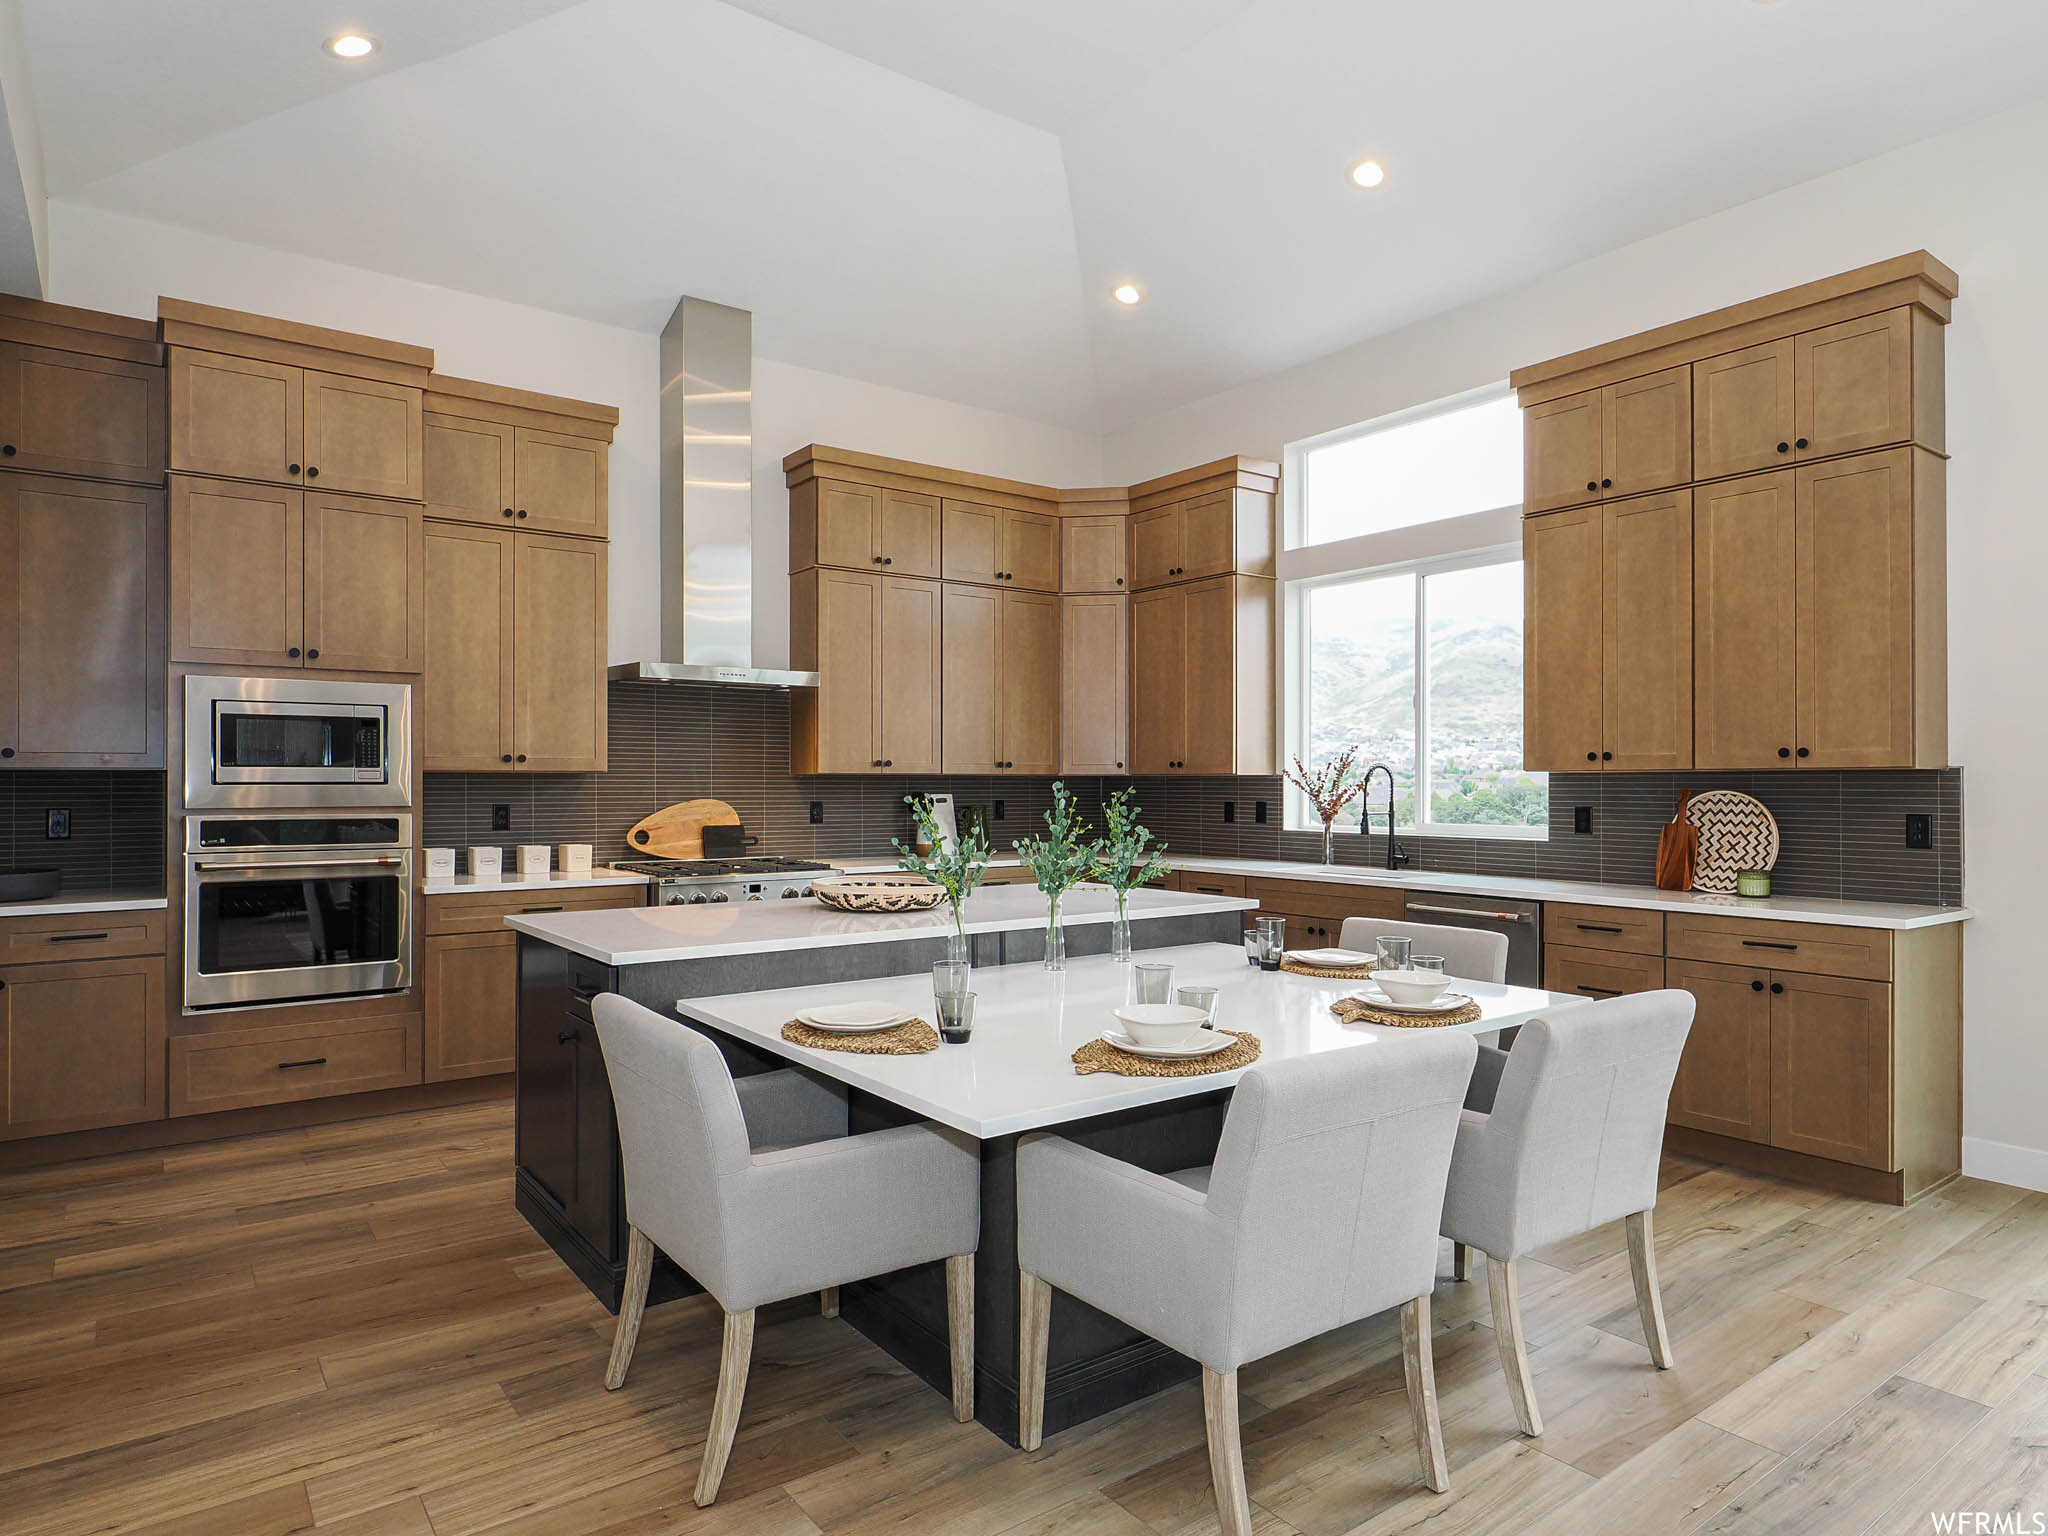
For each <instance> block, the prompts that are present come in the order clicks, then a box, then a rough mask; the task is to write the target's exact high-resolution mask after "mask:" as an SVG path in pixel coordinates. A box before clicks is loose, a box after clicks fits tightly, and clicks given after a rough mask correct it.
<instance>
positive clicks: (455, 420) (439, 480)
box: [421, 411, 515, 525]
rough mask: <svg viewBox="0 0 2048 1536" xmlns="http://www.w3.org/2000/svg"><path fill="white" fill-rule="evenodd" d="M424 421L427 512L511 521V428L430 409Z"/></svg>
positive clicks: (468, 519)
mask: <svg viewBox="0 0 2048 1536" xmlns="http://www.w3.org/2000/svg"><path fill="white" fill-rule="evenodd" d="M421 419H422V423H423V425H422V432H423V444H424V446H423V448H422V450H421V462H422V469H423V472H424V474H425V483H426V501H427V516H429V517H442V518H456V519H459V520H460V521H463V522H467V523H502V524H507V525H509V524H511V523H512V522H513V521H514V520H515V519H514V513H515V508H514V507H513V505H512V438H513V431H512V428H511V427H509V426H506V425H504V424H503V423H501V422H495V421H475V420H472V419H471V418H469V417H467V416H441V415H438V414H436V413H434V412H431V411H430V412H428V413H427V414H426V415H425V416H424V417H423V418H421Z"/></svg>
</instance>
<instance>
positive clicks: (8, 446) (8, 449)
mask: <svg viewBox="0 0 2048 1536" xmlns="http://www.w3.org/2000/svg"><path fill="white" fill-rule="evenodd" d="M0 453H4V454H6V455H7V457H8V458H10V459H11V458H13V457H14V444H12V443H0Z"/></svg>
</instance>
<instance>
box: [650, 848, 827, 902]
mask: <svg viewBox="0 0 2048 1536" xmlns="http://www.w3.org/2000/svg"><path fill="white" fill-rule="evenodd" d="M612 868H613V869H623V870H625V871H626V872H627V873H628V874H634V875H645V876H647V877H648V879H650V880H652V881H653V882H654V905H656V906H658V907H680V906H705V905H707V904H712V903H717V902H728V901H794V900H795V899H796V898H797V897H799V896H808V895H810V894H811V876H813V875H822V874H824V873H826V872H827V871H828V870H830V869H831V868H832V866H831V865H830V864H821V863H819V862H818V861H817V860H815V859H773V858H750V859H614V860H612Z"/></svg>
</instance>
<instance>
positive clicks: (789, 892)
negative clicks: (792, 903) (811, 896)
mask: <svg viewBox="0 0 2048 1536" xmlns="http://www.w3.org/2000/svg"><path fill="white" fill-rule="evenodd" d="M801 894H802V893H801V892H800V891H798V890H797V888H796V887H795V886H793V885H785V886H784V887H783V888H782V899H783V900H784V901H788V900H789V899H790V898H791V897H793V896H798V895H801Z"/></svg>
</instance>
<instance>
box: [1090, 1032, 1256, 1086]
mask: <svg viewBox="0 0 2048 1536" xmlns="http://www.w3.org/2000/svg"><path fill="white" fill-rule="evenodd" d="M1220 1033H1222V1034H1226V1035H1230V1036H1233V1037H1234V1038H1235V1039H1236V1041H1237V1044H1235V1045H1229V1046H1225V1047H1224V1048H1223V1049H1222V1050H1220V1051H1217V1052H1215V1053H1214V1054H1213V1055H1209V1056H1197V1057H1195V1058H1194V1059H1193V1060H1192V1061H1154V1060H1153V1059H1152V1058H1151V1057H1150V1056H1133V1055H1132V1054H1131V1053H1130V1052H1129V1051H1120V1050H1118V1049H1117V1048H1116V1047H1115V1046H1113V1045H1111V1044H1110V1043H1109V1042H1108V1041H1107V1040H1090V1041H1089V1042H1088V1043H1087V1044H1086V1045H1084V1046H1082V1047H1081V1048H1080V1049H1079V1050H1078V1051H1076V1052H1074V1073H1075V1075H1076V1076H1078V1077H1086V1076H1087V1075H1088V1074H1089V1073H1090V1072H1116V1073H1120V1074H1122V1075H1123V1076H1125V1077H1207V1076H1208V1075H1209V1074H1210V1073H1211V1072H1235V1071H1236V1070H1237V1069H1238V1068H1239V1067H1248V1066H1250V1065H1251V1064H1252V1063H1253V1062H1255V1061H1257V1060H1258V1059H1259V1037H1258V1036H1257V1035H1251V1034H1246V1033H1245V1032H1244V1031H1243V1030H1238V1029H1226V1030H1222V1031H1220Z"/></svg>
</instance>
